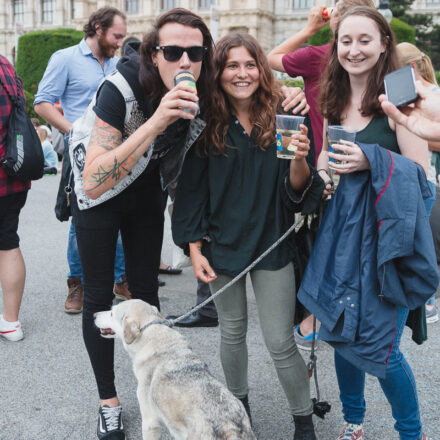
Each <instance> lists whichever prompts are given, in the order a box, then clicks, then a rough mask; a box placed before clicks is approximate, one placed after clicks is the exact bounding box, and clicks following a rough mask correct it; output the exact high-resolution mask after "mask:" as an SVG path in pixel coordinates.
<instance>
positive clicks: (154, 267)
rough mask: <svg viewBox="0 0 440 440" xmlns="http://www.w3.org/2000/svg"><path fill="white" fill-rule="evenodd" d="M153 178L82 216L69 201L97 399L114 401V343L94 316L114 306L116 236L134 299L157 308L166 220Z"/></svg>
mask: <svg viewBox="0 0 440 440" xmlns="http://www.w3.org/2000/svg"><path fill="white" fill-rule="evenodd" d="M154 174H155V175H154V176H152V177H154V178H150V179H149V180H148V181H147V182H146V183H147V184H146V185H143V186H142V188H140V189H136V190H134V189H132V188H129V189H128V190H124V191H123V192H122V193H120V194H119V195H117V196H116V197H114V198H113V199H110V200H109V201H107V202H104V203H103V204H102V205H98V206H96V207H94V208H90V209H87V210H84V211H80V210H79V209H78V207H77V205H76V200H75V199H74V198H73V200H72V202H73V203H72V205H73V217H74V221H75V227H76V236H77V240H78V250H79V254H80V258H81V264H82V268H83V276H84V309H83V321H82V322H83V337H84V342H85V345H86V348H87V351H88V354H89V357H90V361H91V363H92V367H93V371H94V373H95V378H96V382H97V385H98V392H99V397H100V398H101V399H110V398H112V397H115V396H116V388H115V384H114V379H115V374H114V340H113V339H104V338H102V337H101V336H100V334H99V332H98V330H97V328H96V327H95V325H94V321H93V314H94V313H95V312H99V311H103V310H109V309H110V308H111V306H112V301H113V283H114V272H113V268H114V261H115V252H116V240H117V237H118V231H119V230H120V231H121V237H122V244H123V248H124V254H125V272H126V275H127V281H128V285H129V289H130V292H131V295H132V297H133V298H138V299H142V300H144V301H146V302H148V303H150V304H152V305H155V306H156V307H159V298H158V283H157V276H158V272H159V263H160V253H161V249H162V238H163V224H164V215H163V196H162V191H161V188H160V184H159V176H158V173H154ZM156 174H157V176H156Z"/></svg>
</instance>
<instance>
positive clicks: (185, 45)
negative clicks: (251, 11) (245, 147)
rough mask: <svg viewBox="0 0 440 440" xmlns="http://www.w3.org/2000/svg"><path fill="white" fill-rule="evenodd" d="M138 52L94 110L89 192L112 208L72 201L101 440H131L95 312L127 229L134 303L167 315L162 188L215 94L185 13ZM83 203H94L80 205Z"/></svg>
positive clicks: (202, 31)
mask: <svg viewBox="0 0 440 440" xmlns="http://www.w3.org/2000/svg"><path fill="white" fill-rule="evenodd" d="M137 44H138V46H139V43H137ZM135 49H138V47H135V46H132V47H131V48H129V49H128V51H127V52H126V55H125V56H124V57H123V58H122V59H121V60H120V61H119V63H118V65H117V73H116V74H114V75H113V76H112V81H110V80H107V81H106V82H104V84H103V85H102V87H101V89H100V91H99V94H98V96H97V100H96V105H95V107H94V111H95V113H96V119H95V123H94V127H93V130H92V134H91V138H90V142H89V145H88V149H87V154H86V159H85V165H84V170H83V187H84V190H85V193H86V195H87V197H88V198H89V200H92V199H97V198H99V197H100V199H99V200H101V199H104V200H105V201H102V203H99V204H97V205H95V206H94V207H91V208H88V209H87V208H86V209H82V210H79V209H78V206H77V203H73V205H74V209H76V210H77V215H75V219H76V227H77V238H78V248H79V251H80V256H81V262H82V266H83V273H84V311H83V335H84V341H85V345H86V348H87V351H88V354H89V357H90V360H91V363H92V367H93V371H94V374H95V378H96V381H97V385H98V392H99V397H100V409H99V419H98V438H100V439H124V438H125V434H124V429H123V425H122V421H121V406H120V402H119V399H118V397H117V393H116V389H115V384H114V367H113V354H114V343H113V339H104V338H102V337H101V336H100V335H99V333H98V332H97V331H96V328H94V323H93V313H95V312H98V311H101V310H108V309H110V307H111V305H112V300H113V266H114V258H115V247H116V240H117V236H118V230H120V231H121V236H122V242H123V246H124V253H125V263H126V275H127V281H128V284H129V287H130V292H131V294H132V297H133V298H139V299H142V300H145V301H147V302H149V303H150V304H153V305H155V306H157V307H159V299H158V284H157V276H158V269H159V263H160V253H161V247H162V235H163V222H164V217H163V201H162V200H163V199H162V186H161V180H162V185H163V187H164V189H165V188H166V187H173V186H174V184H175V181H176V179H177V176H178V174H179V172H180V168H181V164H182V163H183V159H184V155H185V152H186V151H187V150H188V149H189V147H190V146H191V145H192V143H193V142H194V141H195V139H197V137H198V135H199V134H200V132H201V131H202V130H203V127H204V123H203V122H202V121H201V120H200V119H198V118H197V117H195V116H194V114H196V112H197V110H198V109H200V113H201V114H203V113H206V109H208V108H209V107H210V105H209V102H208V99H209V97H210V96H211V94H210V93H208V87H209V86H210V85H211V80H210V78H209V75H210V72H211V70H212V69H211V54H212V39H211V36H210V33H209V30H208V28H207V27H206V25H205V24H204V23H203V21H202V20H201V18H200V17H198V16H197V15H195V14H193V13H191V12H190V11H187V10H184V9H174V10H171V11H169V12H167V13H166V14H164V15H162V16H161V17H159V18H158V19H157V21H156V23H155V25H154V27H153V30H152V31H151V32H150V33H148V34H147V35H146V36H145V38H144V40H143V42H142V45H141V46H140V51H139V52H138V51H137V50H135ZM180 70H186V71H190V72H191V73H192V74H193V75H194V77H195V79H196V80H197V88H198V91H199V93H200V100H199V98H198V96H197V95H196V94H195V93H194V89H193V88H192V87H188V86H183V85H178V86H176V87H174V76H175V75H176V74H177V73H178V72H179V71H180ZM124 81H125V84H126V83H128V84H129V85H130V87H131V89H132V91H133V94H134V96H135V98H136V101H135V102H134V103H133V106H132V108H131V113H130V115H129V119H128V121H127V119H126V118H125V116H126V115H125V113H126V103H125V101H124V97H123V95H122V93H121V88H120V87H122V85H123V84H124ZM120 85H121V86H120ZM182 108H186V109H189V110H190V111H184V110H182ZM101 196H102V197H101ZM87 197H86V199H87ZM78 202H79V203H80V204H81V205H82V207H84V205H87V200H79V197H78Z"/></svg>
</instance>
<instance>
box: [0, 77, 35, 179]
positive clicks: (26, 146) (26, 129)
mask: <svg viewBox="0 0 440 440" xmlns="http://www.w3.org/2000/svg"><path fill="white" fill-rule="evenodd" d="M15 81H16V83H17V91H18V93H17V96H13V95H11V94H10V93H9V90H8V89H7V87H6V86H5V84H4V83H3V81H2V80H1V79H0V84H1V85H2V87H3V89H4V90H5V92H6V93H7V95H8V96H9V99H10V100H11V103H12V105H11V114H10V115H9V120H8V134H7V137H6V154H5V156H4V157H2V158H1V159H0V165H1V166H2V168H3V169H4V170H5V171H6V173H7V174H8V175H10V176H12V177H16V178H18V179H22V180H37V179H40V178H41V177H43V170H44V154H43V148H42V146H41V142H40V139H39V137H38V134H37V132H36V130H35V128H34V126H33V125H32V122H31V120H30V118H29V116H28V115H27V114H26V111H25V108H24V105H23V103H22V100H21V99H20V96H19V95H20V90H21V85H20V81H19V80H18V77H17V75H15Z"/></svg>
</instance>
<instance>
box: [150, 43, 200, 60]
mask: <svg viewBox="0 0 440 440" xmlns="http://www.w3.org/2000/svg"><path fill="white" fill-rule="evenodd" d="M155 49H156V50H162V51H163V57H164V58H165V59H166V60H167V61H179V60H180V58H182V55H183V52H186V53H187V54H188V57H189V59H190V60H191V61H192V62H193V63H198V62H199V61H202V60H203V57H204V55H205V52H206V51H207V50H208V48H207V47H206V46H191V47H180V46H156V47H155Z"/></svg>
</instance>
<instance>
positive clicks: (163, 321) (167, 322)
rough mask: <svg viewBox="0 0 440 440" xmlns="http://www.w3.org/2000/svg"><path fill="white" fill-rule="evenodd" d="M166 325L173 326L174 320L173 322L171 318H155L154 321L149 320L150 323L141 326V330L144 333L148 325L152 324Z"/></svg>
mask: <svg viewBox="0 0 440 440" xmlns="http://www.w3.org/2000/svg"><path fill="white" fill-rule="evenodd" d="M160 324H161V325H166V326H167V327H173V326H174V322H172V321H171V320H169V319H155V320H154V321H151V322H149V323H148V324H145V325H144V326H142V327H141V328H140V330H139V331H140V332H141V333H142V332H143V331H144V330H145V329H146V328H147V327H150V325H160Z"/></svg>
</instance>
